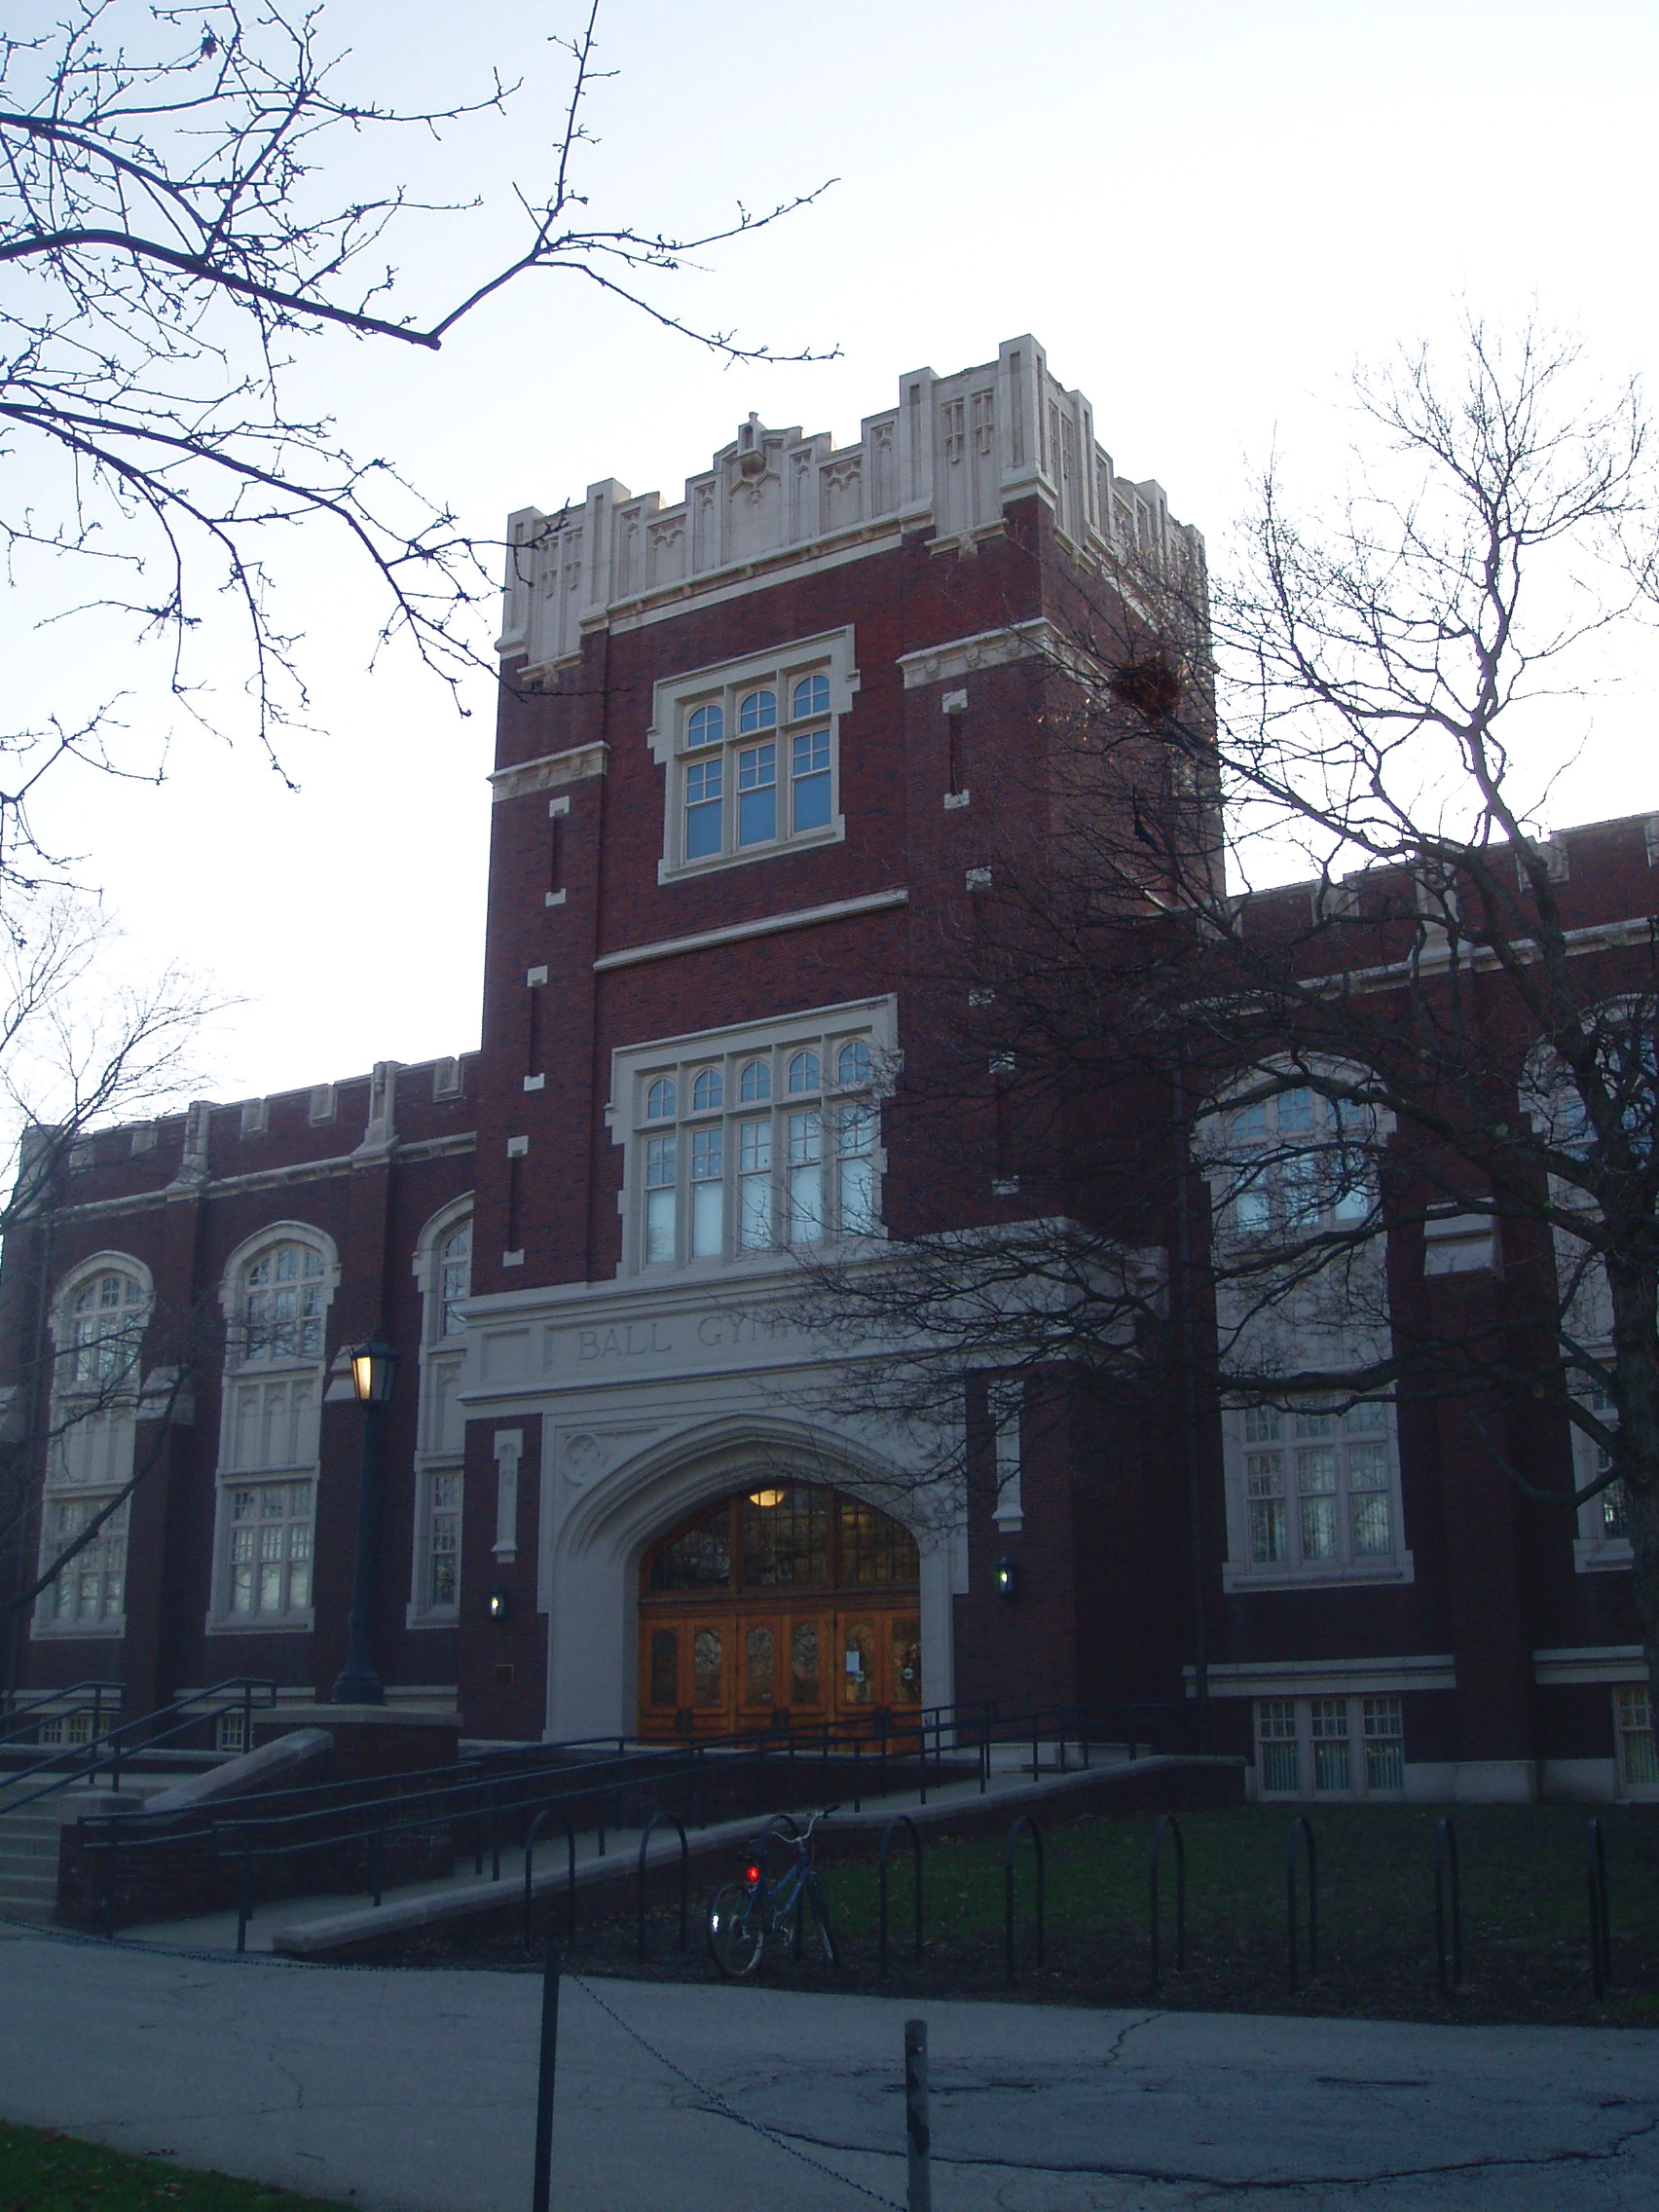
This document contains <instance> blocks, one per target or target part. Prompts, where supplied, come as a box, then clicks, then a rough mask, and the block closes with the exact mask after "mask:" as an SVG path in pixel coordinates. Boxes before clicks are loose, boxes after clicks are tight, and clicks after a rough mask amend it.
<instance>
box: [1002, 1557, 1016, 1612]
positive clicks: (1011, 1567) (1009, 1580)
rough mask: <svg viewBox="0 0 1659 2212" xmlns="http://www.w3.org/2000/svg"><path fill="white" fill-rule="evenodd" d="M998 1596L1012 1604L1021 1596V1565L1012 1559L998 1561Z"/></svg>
mask: <svg viewBox="0 0 1659 2212" xmlns="http://www.w3.org/2000/svg"><path fill="white" fill-rule="evenodd" d="M997 1596H998V1597H999V1598H1001V1599H1002V1600H1003V1601H1004V1603H1005V1604H1010V1605H1012V1604H1014V1600H1015V1599H1016V1598H1017V1597H1018V1596H1019V1567H1018V1566H1017V1564H1016V1563H1015V1562H1014V1560H1012V1559H999V1560H998V1562H997Z"/></svg>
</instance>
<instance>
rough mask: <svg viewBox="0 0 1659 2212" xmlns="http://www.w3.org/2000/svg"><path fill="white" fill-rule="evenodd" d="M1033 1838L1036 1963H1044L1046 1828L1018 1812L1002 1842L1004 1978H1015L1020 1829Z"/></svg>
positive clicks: (1010, 1981)
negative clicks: (1016, 1859)
mask: <svg viewBox="0 0 1659 2212" xmlns="http://www.w3.org/2000/svg"><path fill="white" fill-rule="evenodd" d="M1021 1828H1023V1829H1024V1830H1025V1832H1026V1834H1027V1835H1028V1836H1029V1837H1030V1838H1031V1845H1032V1849H1033V1850H1034V1851H1035V1852H1036V1854H1037V1964H1038V1965H1039V1966H1041V1965H1042V1964H1043V1831H1042V1829H1041V1828H1040V1827H1039V1826H1038V1825H1037V1823H1036V1822H1035V1821H1034V1820H1033V1819H1032V1818H1031V1815H1030V1814H1029V1813H1015V1815H1014V1821H1013V1823H1012V1825H1010V1828H1009V1831H1008V1841H1007V1842H1006V1843H1005V1844H1004V1845H1003V1947H1004V1967H1005V1970H1006V1971H1005V1979H1006V1980H1007V1981H1008V1982H1009V1983H1010V1985H1011V1986H1012V1984H1013V1981H1014V1854H1015V1853H1016V1852H1017V1850H1018V1848H1019V1831H1020V1829H1021Z"/></svg>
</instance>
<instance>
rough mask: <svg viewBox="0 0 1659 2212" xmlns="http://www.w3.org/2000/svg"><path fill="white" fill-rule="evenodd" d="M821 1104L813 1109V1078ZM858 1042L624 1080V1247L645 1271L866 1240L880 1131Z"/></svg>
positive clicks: (863, 1043) (870, 1068) (865, 1055)
mask: <svg viewBox="0 0 1659 2212" xmlns="http://www.w3.org/2000/svg"><path fill="white" fill-rule="evenodd" d="M828 1070H832V1071H833V1073H834V1076H835V1088H834V1096H833V1102H832V1103H830V1104H829V1105H826V1104H824V1103H821V1101H822V1099H823V1094H824V1090H825V1076H826V1072H827V1071H828ZM873 1076H874V1055H873V1053H872V1051H871V1049H870V1045H869V1043H868V1041H867V1039H866V1038H862V1037H860V1038H850V1039H845V1038H844V1039H834V1038H832V1037H831V1038H829V1039H826V1040H825V1041H824V1042H823V1043H822V1044H812V1045H799V1046H794V1047H791V1048H787V1049H784V1050H781V1051H776V1052H773V1053H765V1054H756V1053H755V1052H753V1051H750V1052H749V1053H748V1054H746V1055H737V1054H734V1055H732V1058H731V1059H730V1061H729V1062H726V1061H721V1062H719V1063H717V1064H714V1065H711V1064H709V1063H708V1062H707V1060H706V1059H705V1060H704V1062H703V1064H702V1065H700V1066H695V1067H686V1068H684V1069H682V1070H679V1071H676V1072H675V1073H672V1074H670V1073H666V1072H660V1073H659V1072H650V1073H646V1074H644V1075H642V1076H640V1077H639V1078H637V1079H636V1080H637V1081H638V1083H639V1086H640V1088H639V1092H638V1094H637V1096H638V1103H637V1104H636V1107H635V1112H636V1114H637V1115H638V1117H639V1119H638V1121H637V1122H636V1124H635V1126H636V1128H637V1130H638V1135H637V1137H636V1138H635V1146H634V1165H633V1169H632V1172H633V1173H635V1174H637V1175H638V1178H639V1182H638V1184H637V1186H636V1188H637V1189H638V1191H639V1194H640V1195H639V1198H638V1199H637V1201H636V1203H637V1206H638V1209H639V1210H638V1213H637V1215H636V1217H635V1220H636V1226H635V1231H634V1234H635V1235H637V1236H638V1237H639V1243H638V1245H637V1246H636V1247H635V1249H636V1251H637V1252H638V1255H639V1257H638V1260H637V1261H636V1262H635V1263H634V1264H635V1265H639V1266H644V1267H670V1266H674V1265H677V1264H684V1263H688V1262H693V1261H719V1260H720V1259H723V1258H726V1257H728V1256H737V1255H741V1254H744V1253H750V1252H764V1251H769V1250H772V1249H774V1248H776V1247H777V1246H779V1245H791V1246H808V1245H814V1244H818V1243H821V1242H824V1241H825V1240H827V1239H833V1238H836V1237H841V1236H870V1235H876V1234H878V1233H879V1228H880V1192H879V1180H880V1178H879V1166H880V1150H879V1134H880V1124H879V1115H878V1111H877V1106H876V1102H875V1099H874V1097H873V1096H870V1095H866V1096H863V1097H860V1096H857V1095H854V1096H848V1095H847V1093H848V1092H849V1091H851V1092H855V1093H856V1092H857V1091H859V1090H861V1089H863V1090H866V1092H867V1091H868V1089H869V1088H870V1087H871V1085H872V1081H873Z"/></svg>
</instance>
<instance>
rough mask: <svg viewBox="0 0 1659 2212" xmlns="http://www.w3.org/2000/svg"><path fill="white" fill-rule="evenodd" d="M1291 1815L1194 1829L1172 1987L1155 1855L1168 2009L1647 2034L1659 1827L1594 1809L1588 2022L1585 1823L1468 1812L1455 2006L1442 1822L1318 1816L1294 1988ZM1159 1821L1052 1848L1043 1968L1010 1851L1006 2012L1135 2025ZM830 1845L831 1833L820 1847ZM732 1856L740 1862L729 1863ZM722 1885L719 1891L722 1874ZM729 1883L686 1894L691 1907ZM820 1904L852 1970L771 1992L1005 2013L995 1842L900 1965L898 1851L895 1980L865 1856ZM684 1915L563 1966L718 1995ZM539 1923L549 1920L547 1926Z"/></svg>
mask: <svg viewBox="0 0 1659 2212" xmlns="http://www.w3.org/2000/svg"><path fill="white" fill-rule="evenodd" d="M1293 1810H1294V1808H1283V1807H1277V1806H1274V1807H1272V1808H1267V1807H1255V1806H1249V1807H1238V1808H1236V1809H1231V1810H1227V1811H1218V1812H1209V1813H1193V1814H1190V1815H1188V1816H1186V1817H1185V1818H1184V1819H1183V1821H1182V1823H1181V1826H1182V1831H1183V1835H1184V1839H1185V1842H1186V1850H1187V1963H1186V1968H1185V1971H1184V1972H1176V1971H1174V1952H1175V1945H1174V1888H1175V1883H1174V1865H1173V1858H1172V1853H1171V1851H1170V1849H1169V1847H1168V1846H1167V1844H1166V1846H1165V1851H1164V1861H1165V1865H1164V1873H1163V1883H1162V1891H1163V1912H1164V1921H1163V1928H1164V1934H1163V1960H1164V1969H1165V1972H1164V1977H1163V1982H1162V1986H1161V1990H1160V1992H1159V1999H1158V2001H1159V2003H1161V2004H1162V2005H1168V2006H1180V2007H1191V2008H1201V2009H1219V2010H1249V2011H1304V2012H1306V2011H1311V2012H1326V2013H1348V2014H1355V2015H1360V2016H1371V2017H1383V2018H1386V2017H1394V2018H1410V2019H1443V2020H1461V2021H1488V2022H1491V2021H1505V2020H1506V2021H1518V2022H1550V2021H1556V2022H1571V2023H1578V2024H1588V2023H1604V2024H1606V2025H1627V2026H1659V1807H1649V1806H1619V1807H1610V1808H1608V1809H1606V1810H1605V1811H1604V1814H1603V1816H1602V1818H1603V1826H1604V1833H1605V1839H1606V1854H1607V1883H1608V1892H1609V1903H1610V1913H1609V1918H1610V1922H1611V1927H1612V1934H1613V1940H1612V1954H1613V1957H1612V1963H1613V1974H1612V1981H1611V1985H1610V1986H1609V1988H1608V1990H1607V1992H1606V1995H1605V1996H1604V1998H1602V1999H1600V2000H1598V1999H1597V1998H1596V1997H1595V1995H1594V1992H1593V1989H1592V1985H1591V1978H1590V1957H1589V1941H1588V1906H1587V1902H1586V1885H1585V1842H1586V1829H1587V1816H1586V1815H1585V1814H1583V1813H1581V1812H1578V1811H1577V1810H1575V1809H1568V1808H1567V1807H1565V1806H1510V1805H1493V1806H1461V1807H1458V1808H1456V1809H1455V1811H1454V1813H1453V1819H1454V1821H1455V1824H1456V1834H1457V1841H1458V1845H1459V1847H1460V1853H1461V1862H1462V1877H1463V1882H1462V1887H1463V1961H1464V1975H1463V1982H1462V1986H1461V1988H1460V1989H1458V1990H1456V1991H1455V1992H1453V1993H1452V1994H1450V1995H1448V1996H1447V1997H1445V1998H1442V1997H1440V1996H1439V1994H1438V1992H1437V1989H1436V1982H1435V1957H1434V1921H1433V1909H1434V1890H1433V1877H1432V1871H1431V1866H1432V1859H1431V1854H1432V1850H1433V1839H1434V1827H1435V1822H1436V1819H1437V1817H1438V1812H1437V1809H1434V1808H1428V1807H1417V1806H1376V1805H1370V1806H1359V1805H1347V1806H1319V1807H1316V1808H1309V1819H1310V1822H1311V1825H1312V1827H1313V1832H1314V1838H1315V1842H1316V1846H1317V1851H1318V1862H1319V1972H1318V1974H1317V1976H1316V1977H1311V1978H1309V1976H1308V1972H1307V1957H1306V1939H1307V1937H1306V1929H1307V1922H1306V1912H1307V1876H1306V1868H1305V1865H1304V1864H1302V1863H1301V1862H1299V1866H1298V1888H1299V1895H1300V1898H1301V1900H1302V1910H1303V1915H1304V1918H1303V1923H1302V1927H1303V1936H1302V1943H1303V1957H1302V1974H1303V1983H1302V1987H1301V1988H1300V1989H1299V1990H1298V1992H1297V1993H1296V1995H1295V1996H1292V1995H1291V1994H1290V1993H1289V1991H1288V1988H1287V1979H1288V1976H1287V1971H1286V1933H1285V1857H1286V1842H1287V1838H1288V1835H1289V1832H1290V1825H1291V1815H1292V1811H1293ZM1152 1832H1153V1822H1152V1821H1151V1820H1150V1819H1138V1818H1137V1819H1104V1818H1089V1819H1082V1820H1077V1821H1072V1822H1068V1823H1066V1824H1064V1825H1060V1824H1058V1823H1056V1824H1054V1825H1052V1826H1050V1827H1048V1828H1047V1829H1046V1832H1045V1838H1044V1841H1045V1849H1046V1854H1047V1914H1046V1918H1047V1935H1048V1942H1047V1955H1046V1958H1045V1960H1044V1962H1043V1963H1042V1964H1041V1965H1039V1963H1038V1961H1037V1959H1036V1957H1035V1945H1034V1942H1033V1940H1032V1918H1033V1912H1034V1899H1035V1883H1034V1879H1033V1870H1032V1854H1031V1847H1030V1845H1029V1843H1027V1842H1022V1843H1021V1845H1020V1854H1019V1864H1018V1876H1017V1891H1016V1913H1017V1923H1018V1935H1017V1945H1016V1951H1017V1962H1016V1963H1017V1980H1016V1982H1015V1985H1014V1991H1013V1993H1012V1994H1014V1995H1017V1996H1020V1997H1024V1998H1032V1999H1048V2000H1050V2001H1051V2002H1052V2001H1058V2002H1064V2003H1072V2004H1076V2003H1084V2004H1102V2005H1142V2004H1145V2003H1146V2002H1147V2000H1148V1997H1149V1993H1150V1992H1149V1971H1148V1970H1149V1961H1148V1944H1147V1933H1148V1919H1149V1899H1148V1889H1149V1883H1148V1859H1149V1851H1150V1846H1151V1841H1152ZM830 1834H831V1836H832V1835H833V1828H832V1827H831V1830H830ZM736 1856H737V1855H736V1854H735V1853H734V1855H733V1857H734V1862H735V1859H736ZM722 1871H723V1870H722ZM719 1878H720V1876H719V1874H718V1873H716V1872H714V1871H709V1872H705V1873H702V1874H700V1875H697V1876H695V1877H694V1880H696V1882H697V1884H698V1888H699V1890H701V1889H706V1888H712V1887H713V1885H714V1882H715V1881H716V1880H717V1879H719ZM823 1878H824V1882H825V1887H826V1890H827V1893H828V1896H829V1899H830V1911H831V1916H832V1918H833V1920H834V1924H835V1929H836V1934H837V1936H838V1937H839V1938H840V1943H841V1949H842V1953H843V1966H842V1969H841V1971H840V1972H833V1971H831V1970H830V1969H828V1968H826V1967H825V1966H823V1965H822V1964H820V1965H818V1966H816V1967H815V1966H813V1965H812V1964H811V1962H810V1961H803V1962H802V1963H801V1964H799V1965H796V1964H795V1963H793V1961H791V1960H789V1959H787V1958H779V1959H774V1958H773V1957H772V1955H771V1951H770V1948H769V1949H768V1954H767V1959H766V1963H765V1965H764V1966H763V1967H762V1969H761V1972H760V1977H759V1978H761V1979H762V1980H765V1981H768V1982H772V1983H775V1984H777V1985H779V1986H796V1987H807V1988H825V1989H829V1988H853V1989H860V1990H873V1989H877V1988H882V1987H885V1988H886V1989H888V1990H890V1991H891V1992H892V1993H893V1994H894V1995H896V1996H897V1995H906V1996H907V1995H912V1994H914V1995H918V1996H921V1995H926V1996H939V1997H944V1996H964V1997H966V1996H987V1997H988V1996H1002V1995H1004V1994H1008V1993H1009V1992H1007V1990H1006V1985H1005V1982H1004V1944H1003V1898H1004V1889H1003V1882H1004V1874H1003V1846H1002V1843H1001V1841H1000V1840H999V1839H996V1838H984V1837H965V1838H955V1839H952V1838H950V1837H948V1836H945V1837H938V1836H931V1837H929V1838H928V1839H927V1841H926V1845H925V1872H924V1899H925V1904H926V1912H925V1919H924V1952H923V1960H922V1964H921V1965H920V1966H919V1967H918V1966H915V1965H914V1964H912V1963H911V1958H910V1935H911V1930H912V1927H913V1920H912V1909H911V1892H910V1874H909V1866H908V1859H907V1846H906V1845H905V1843H904V1841H903V1834H902V1832H901V1834H900V1835H899V1836H898V1837H896V1839H895V1854H894V1862H893V1865H892V1868H891V1872H890V1884H891V1887H890V1907H889V1909H890V1915H891V1919H890V1941H891V1944H892V1954H893V1962H894V1971H893V1972H892V1974H891V1975H890V1977H889V1979H888V1981H887V1982H886V1983H885V1984H883V1983H881V1982H880V1981H879V1980H878V1978H877V1973H876V1940H875V1930H876V1895H877V1891H876V1873H875V1864H874V1853H873V1851H870V1852H867V1853H861V1855H860V1856H859V1857H858V1858H857V1859H854V1860H849V1861H846V1862H839V1863H836V1862H830V1863H829V1864H828V1865H827V1866H826V1867H825V1868H824V1877H823ZM700 1903H701V1898H700V1896H698V1895H697V1894H694V1895H693V1900H692V1915H691V1918H692V1929H691V1942H690V1946H689V1949H688V1951H687V1953H686V1954H685V1955H684V1956H683V1957H682V1954H681V1953H680V1952H679V1951H678V1950H677V1949H676V1948H675V1946H674V1932H673V1923H672V1918H671V1916H670V1915H669V1914H668V1913H667V1912H665V1911H653V1913H652V1916H651V1920H650V1924H649V1927H648V1931H647V1934H648V1956H647V1960H646V1964H645V1968H644V1969H643V1970H642V1969H641V1968H640V1967H639V1966H638V1965H637V1963H636V1961H635V1957H634V1941H633V1915H632V1912H631V1911H630V1912H629V1913H628V1914H627V1916H626V1919H625V1920H623V1919H622V1918H621V1917H620V1916H619V1917H618V1918H617V1919H615V1920H613V1921H611V1922H610V1923H609V1924H608V1925H604V1926H598V1927H596V1926H595V1925H594V1924H593V1923H592V1922H591V1920H590V1921H589V1922H588V1923H587V1924H586V1925H585V1926H584V1925H583V1924H582V1923H581V1921H580V1920H578V1924H577V1940H576V1945H575V1949H574V1952H573V1954H572V1955H571V1968H572V1970H573V1971H575V1972H582V1971H585V1970H587V1969H592V1970H593V1971H597V1972H621V1973H634V1972H642V1971H644V1972H647V1973H649V1974H651V1975H652V1976H653V1977H659V1978H660V1977H664V1976H680V1975H686V1976H690V1977H695V1978H702V1977H705V1976H712V1975H713V1972H714V1969H713V1967H712V1965H711V1964H710V1962H709V1960H708V1957H707V1955H706V1953H705V1951H704V1948H703V1943H702V1932H701V1921H700V1912H699V1907H700ZM543 1909H545V1908H543ZM387 1956H396V1957H398V1958H400V1959H403V1960H405V1961H407V1962H408V1963H410V1964H424V1965H456V1966H460V1965H476V1966H484V1965H492V1966H509V1965H518V1964H524V1963H527V1962H526V1961H525V1959H524V1953H523V1951H522V1949H521V1948H520V1940H519V1936H518V1933H517V1931H516V1929H512V1930H508V1929H506V1928H503V1929H501V1930H500V1931H498V1932H497V1933H496V1934H493V1935H492V1934H487V1933H482V1932H478V1931H473V1932H471V1933H467V1934H461V1933H455V1932H448V1931H443V1930H430V1931H424V1932H423V1933H422V1934H421V1935H420V1936H414V1937H411V1938H409V1939H407V1940H406V1941H405V1942H403V1943H402V1944H401V1945H399V1946H398V1947H397V1948H396V1950H395V1951H389V1950H388V1952H387Z"/></svg>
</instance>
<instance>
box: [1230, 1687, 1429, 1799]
mask: <svg viewBox="0 0 1659 2212" xmlns="http://www.w3.org/2000/svg"><path fill="white" fill-rule="evenodd" d="M1256 1786H1257V1790H1258V1792H1259V1794H1260V1795H1262V1796H1263V1797H1399V1796H1403V1795H1404V1793H1405V1788H1406V1751H1405V1723H1404V1718H1403V1715H1402V1713H1401V1703H1400V1700H1399V1698H1398V1697H1394V1696H1381V1697H1274V1698H1263V1699H1261V1700H1260V1701H1259V1703H1258V1704H1257V1707H1256Z"/></svg>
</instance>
